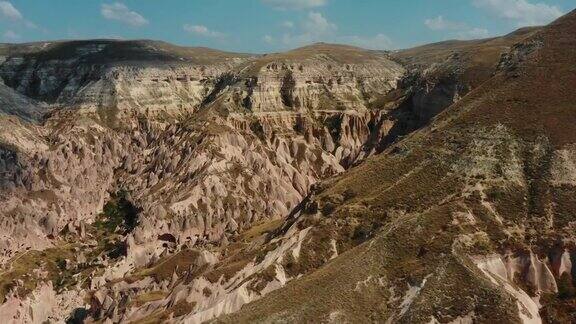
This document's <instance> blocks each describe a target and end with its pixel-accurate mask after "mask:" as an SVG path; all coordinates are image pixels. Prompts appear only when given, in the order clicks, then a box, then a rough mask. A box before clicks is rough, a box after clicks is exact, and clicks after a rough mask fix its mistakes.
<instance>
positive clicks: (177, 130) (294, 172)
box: [0, 12, 576, 323]
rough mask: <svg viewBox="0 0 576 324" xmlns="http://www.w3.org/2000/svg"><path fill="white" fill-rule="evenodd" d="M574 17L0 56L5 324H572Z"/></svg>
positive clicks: (74, 46)
mask: <svg viewBox="0 0 576 324" xmlns="http://www.w3.org/2000/svg"><path fill="white" fill-rule="evenodd" d="M575 89H576V12H572V13H569V14H567V15H566V16H564V17H562V18H560V19H558V20H557V21H555V22H553V23H551V24H550V25H548V26H544V27H533V28H523V29H519V30H517V31H516V32H513V33H511V34H508V35H505V36H502V37H495V38H490V39H481V40H471V41H447V42H442V43H436V44H430V45H425V46H421V47H417V48H413V49H407V50H400V51H393V52H386V51H371V50H364V49H360V48H356V47H351V46H345V45H336V44H324V43H319V44H314V45H310V46H306V47H303V48H298V49H295V50H291V51H288V52H284V53H274V54H266V55H251V54H238V53H227V52H222V51H217V50H212V49H207V48H186V47H179V46H175V45H171V44H168V43H164V42H159V41H147V40H137V41H119V40H87V41H62V42H38V43H27V44H14V45H10V44H0V224H1V226H0V247H1V249H0V264H2V267H1V269H0V302H1V304H0V322H2V323H46V322H50V323H51V322H55V323H57V322H66V323H131V322H133V323H165V322H168V323H173V322H174V323H202V322H216V323H258V322H262V323H302V322H306V323H308V322H314V323H315V322H322V323H324V322H325V323H364V322H378V323H380V322H382V323H494V322H500V323H574V322H576V287H575V285H576V266H573V264H575V263H576V91H575Z"/></svg>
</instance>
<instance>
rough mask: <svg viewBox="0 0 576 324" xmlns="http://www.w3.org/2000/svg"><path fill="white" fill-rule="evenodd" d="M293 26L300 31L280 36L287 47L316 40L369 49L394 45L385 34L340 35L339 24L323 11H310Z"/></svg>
mask: <svg viewBox="0 0 576 324" xmlns="http://www.w3.org/2000/svg"><path fill="white" fill-rule="evenodd" d="M293 27H294V28H295V29H296V27H297V31H298V32H296V33H292V32H286V33H284V34H283V35H282V36H281V37H280V38H279V42H280V44H282V45H284V46H286V47H298V46H304V45H308V44H311V43H315V42H331V43H343V44H349V45H355V46H359V47H363V48H368V49H390V48H392V46H393V45H392V41H391V40H390V38H389V37H388V36H386V35H384V34H377V35H374V36H358V35H338V26H337V25H336V24H335V23H333V22H331V21H330V20H328V18H326V17H325V16H324V15H322V14H321V13H319V12H314V11H312V12H309V13H308V15H307V16H306V18H305V19H304V20H303V21H301V22H300V23H299V24H298V26H295V25H293ZM268 36H269V35H268ZM264 37H265V39H264V41H267V39H266V37H267V36H264ZM268 40H271V41H272V42H274V43H276V39H275V38H273V37H272V36H270V38H269V39H268ZM267 42H268V41H267ZM268 43H271V42H268Z"/></svg>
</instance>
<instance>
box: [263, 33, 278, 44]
mask: <svg viewBox="0 0 576 324" xmlns="http://www.w3.org/2000/svg"><path fill="white" fill-rule="evenodd" d="M262 40H263V41H264V42H265V43H268V44H274V43H275V42H276V40H275V39H274V37H272V36H270V35H264V37H262Z"/></svg>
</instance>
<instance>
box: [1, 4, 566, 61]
mask: <svg viewBox="0 0 576 324" xmlns="http://www.w3.org/2000/svg"><path fill="white" fill-rule="evenodd" d="M575 8H576V1H575V0H122V1H101V0H11V1H3V0H0V42H5V43H21V42H31V41H44V40H62V39H90V38H117V39H154V40H163V41H167V42H170V43H174V44H178V45H183V46H206V47H211V48H216V49H221V50H226V51H234V52H244V53H266V52H276V51H283V50H287V49H291V48H296V47H300V46H303V45H307V44H310V43H315V42H330V43H342V44H350V45H355V46H359V47H364V48H370V49H382V50H393V49H401V48H408V47H413V46H416V45H420V44H425V43H431V42H436V41H443V40H448V39H474V38H486V37H491V36H498V35H503V34H506V33H509V32H512V31H514V30H515V29H517V28H519V27H524V26H533V25H543V24H547V23H549V22H551V21H553V20H554V19H556V18H558V17H560V16H561V15H563V14H565V13H568V12H569V11H571V10H574V9H575Z"/></svg>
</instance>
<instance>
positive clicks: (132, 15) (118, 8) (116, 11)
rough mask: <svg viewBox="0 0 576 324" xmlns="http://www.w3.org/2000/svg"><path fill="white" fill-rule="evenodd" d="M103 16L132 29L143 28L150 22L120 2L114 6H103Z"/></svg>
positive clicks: (101, 11) (113, 4)
mask: <svg viewBox="0 0 576 324" xmlns="http://www.w3.org/2000/svg"><path fill="white" fill-rule="evenodd" d="M100 13H101V14H102V16H103V17H104V18H106V19H109V20H116V21H119V22H122V23H125V24H127V25H130V26H132V27H142V26H144V25H147V24H148V20H146V18H144V17H143V16H142V15H140V14H139V13H137V12H135V11H132V10H130V9H129V8H128V7H126V5H124V4H123V3H120V2H115V3H112V4H106V3H104V4H102V7H101V8H100Z"/></svg>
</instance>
